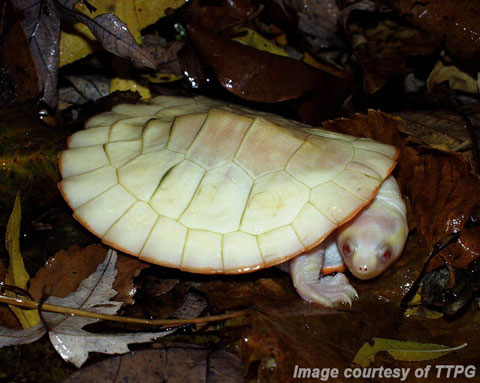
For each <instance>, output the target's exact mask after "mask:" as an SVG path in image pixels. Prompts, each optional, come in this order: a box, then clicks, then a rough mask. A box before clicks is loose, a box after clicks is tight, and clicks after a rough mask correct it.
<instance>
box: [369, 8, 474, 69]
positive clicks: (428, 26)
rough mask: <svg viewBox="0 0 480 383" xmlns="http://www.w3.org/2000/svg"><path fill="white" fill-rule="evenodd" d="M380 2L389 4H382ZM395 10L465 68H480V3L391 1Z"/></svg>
mask: <svg viewBox="0 0 480 383" xmlns="http://www.w3.org/2000/svg"><path fill="white" fill-rule="evenodd" d="M378 3H385V2H380V1H378ZM387 3H389V4H390V5H391V6H392V7H393V9H395V10H396V11H397V12H398V13H399V14H400V15H402V16H404V17H405V18H407V19H408V20H409V21H410V22H411V23H413V24H414V25H416V26H417V27H419V28H421V29H423V30H424V31H425V32H427V33H428V34H429V35H430V36H431V37H432V38H433V39H435V40H436V41H437V43H438V44H444V45H445V47H446V49H447V51H448V52H449V53H451V54H452V55H453V56H455V57H457V58H458V59H460V60H461V61H462V62H463V64H464V65H465V66H468V67H472V68H475V67H477V68H478V64H479V63H480V41H479V39H478V38H477V36H478V35H479V33H480V30H479V28H480V26H479V23H478V14H479V13H480V3H479V2H478V1H470V0H458V1H454V2H452V1H449V0H427V1H422V2H418V1H415V0H389V1H388V2H387Z"/></svg>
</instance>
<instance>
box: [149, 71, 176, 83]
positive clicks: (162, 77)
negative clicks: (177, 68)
mask: <svg viewBox="0 0 480 383" xmlns="http://www.w3.org/2000/svg"><path fill="white" fill-rule="evenodd" d="M142 77H143V78H145V79H146V80H148V81H149V82H153V83H154V84H160V83H162V82H172V81H177V80H180V79H181V78H183V76H182V75H181V74H173V73H155V74H153V75H150V74H148V75H144V76H142Z"/></svg>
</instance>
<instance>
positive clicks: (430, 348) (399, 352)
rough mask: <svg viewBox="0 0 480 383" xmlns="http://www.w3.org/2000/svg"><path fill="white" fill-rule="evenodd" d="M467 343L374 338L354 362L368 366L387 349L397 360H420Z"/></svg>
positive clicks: (445, 352) (443, 353) (458, 348)
mask: <svg viewBox="0 0 480 383" xmlns="http://www.w3.org/2000/svg"><path fill="white" fill-rule="evenodd" d="M466 345H467V344H466V343H464V344H462V345H460V346H458V347H448V346H443V345H441V344H434V343H418V342H408V341H401V340H395V339H385V338H373V346H372V345H370V344H369V343H368V342H366V343H364V345H363V346H362V347H361V348H360V350H358V352H357V354H356V355H355V358H354V359H353V363H355V364H358V365H359V366H361V367H367V366H368V365H369V364H370V363H372V362H373V361H374V360H375V355H376V354H377V353H378V352H381V351H386V352H388V353H389V354H390V355H391V356H393V357H394V358H395V359H397V360H403V361H407V362H418V361H423V360H430V359H435V358H439V357H441V356H443V355H445V354H448V353H450V352H452V351H456V350H460V349H461V348H464V347H465V346H466Z"/></svg>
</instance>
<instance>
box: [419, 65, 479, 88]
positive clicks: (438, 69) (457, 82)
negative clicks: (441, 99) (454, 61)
mask: <svg viewBox="0 0 480 383" xmlns="http://www.w3.org/2000/svg"><path fill="white" fill-rule="evenodd" d="M445 81H446V82H448V85H449V86H450V89H452V90H459V91H462V92H467V93H472V94H478V93H480V74H478V75H477V78H473V77H472V76H470V75H469V74H468V73H465V72H462V71H461V70H460V69H459V68H457V67H456V66H455V65H447V66H445V65H443V63H442V62H441V61H438V62H437V63H436V64H435V66H434V67H433V69H432V72H431V73H430V75H429V76H428V79H427V88H428V90H429V91H432V89H433V88H434V87H435V85H437V84H441V83H442V82H445Z"/></svg>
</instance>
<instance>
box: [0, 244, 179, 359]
mask: <svg viewBox="0 0 480 383" xmlns="http://www.w3.org/2000/svg"><path fill="white" fill-rule="evenodd" d="M116 262H117V256H116V252H114V251H112V250H111V251H109V253H108V254H107V256H106V258H105V261H104V262H103V263H102V264H100V265H99V266H98V267H97V269H96V271H95V272H93V273H92V274H91V275H90V276H89V277H88V278H86V279H84V280H83V281H82V283H81V284H80V286H79V287H78V289H77V290H76V291H75V292H74V293H71V294H69V295H67V296H66V297H65V298H58V297H53V296H52V297H50V298H48V299H47V300H46V303H49V304H54V305H58V306H65V307H71V308H78V309H83V310H88V311H94V312H97V313H103V314H116V313H117V311H118V310H119V309H120V307H121V306H122V304H121V303H120V302H115V301H112V300H111V299H112V298H113V297H114V296H115V295H117V292H116V291H115V290H114V289H113V288H112V285H113V283H114V280H115V277H116V275H117V269H116V267H115V265H116ZM42 315H43V318H44V320H45V322H46V323H47V324H48V328H45V325H44V323H40V324H38V325H37V326H34V327H31V328H28V329H26V330H18V331H16V330H9V329H6V328H3V327H0V330H1V333H0V346H2V347H4V346H8V345H14V344H22V343H31V342H32V341H35V340H36V339H38V338H40V337H41V336H42V335H43V334H44V333H45V332H47V331H48V334H49V337H50V341H51V342H52V345H53V346H54V347H55V349H56V350H57V352H58V353H59V354H60V356H61V357H62V358H63V359H64V360H65V361H67V362H71V363H73V364H75V365H76V366H77V367H80V366H81V365H82V364H83V363H84V362H85V361H86V360H87V358H88V353H89V352H101V353H105V354H123V353H126V352H129V349H128V344H130V343H145V342H150V341H151V340H153V339H155V338H159V337H162V336H165V335H167V334H169V333H171V331H163V332H155V333H153V332H152V333H124V334H123V333H122V334H95V335H94V336H92V333H90V332H87V331H85V330H83V329H82V328H83V327H84V326H86V325H88V324H91V323H95V322H97V320H96V319H92V318H83V317H78V316H70V315H68V316H67V315H63V314H55V313H48V312H45V313H43V314H42Z"/></svg>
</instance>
